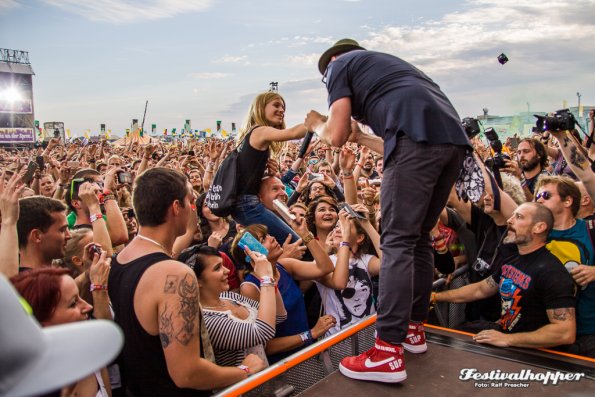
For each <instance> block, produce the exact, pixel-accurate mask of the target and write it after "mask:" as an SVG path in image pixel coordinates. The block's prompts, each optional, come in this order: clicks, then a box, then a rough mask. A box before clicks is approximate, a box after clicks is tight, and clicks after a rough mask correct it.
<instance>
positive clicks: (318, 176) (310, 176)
mask: <svg viewBox="0 0 595 397" xmlns="http://www.w3.org/2000/svg"><path fill="white" fill-rule="evenodd" d="M323 179H324V175H322V174H316V173H312V174H308V180H309V181H310V182H312V181H321V180H323Z"/></svg>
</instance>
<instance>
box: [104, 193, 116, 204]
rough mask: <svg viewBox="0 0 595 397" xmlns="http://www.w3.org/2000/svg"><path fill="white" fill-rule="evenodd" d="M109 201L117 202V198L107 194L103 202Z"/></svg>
mask: <svg viewBox="0 0 595 397" xmlns="http://www.w3.org/2000/svg"><path fill="white" fill-rule="evenodd" d="M108 200H116V196H114V194H113V193H109V194H105V195H104V196H103V202H104V203H105V202H106V201H108Z"/></svg>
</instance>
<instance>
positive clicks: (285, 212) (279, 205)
mask: <svg viewBox="0 0 595 397" xmlns="http://www.w3.org/2000/svg"><path fill="white" fill-rule="evenodd" d="M273 206H275V209H276V210H277V213H278V214H279V215H281V218H283V219H284V220H285V222H287V223H291V221H295V219H296V218H295V215H293V214H292V213H291V212H289V208H287V206H286V205H285V203H284V202H283V201H281V200H279V199H274V200H273Z"/></svg>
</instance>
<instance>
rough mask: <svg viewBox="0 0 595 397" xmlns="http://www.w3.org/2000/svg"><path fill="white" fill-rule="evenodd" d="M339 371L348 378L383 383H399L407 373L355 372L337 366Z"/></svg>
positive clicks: (405, 377)
mask: <svg viewBox="0 0 595 397" xmlns="http://www.w3.org/2000/svg"><path fill="white" fill-rule="evenodd" d="M339 371H340V372H341V373H342V374H343V375H345V376H346V377H348V378H351V379H357V380H369V381H374V382H383V383H399V382H403V381H404V380H405V379H407V371H405V370H403V371H399V372H355V371H351V370H349V369H347V368H345V367H344V366H343V365H341V364H339Z"/></svg>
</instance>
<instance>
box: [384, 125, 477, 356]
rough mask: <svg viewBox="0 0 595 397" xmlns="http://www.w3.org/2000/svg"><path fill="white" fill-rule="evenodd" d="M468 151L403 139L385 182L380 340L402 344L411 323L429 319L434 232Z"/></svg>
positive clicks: (386, 166)
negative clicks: (432, 239) (432, 232)
mask: <svg viewBox="0 0 595 397" xmlns="http://www.w3.org/2000/svg"><path fill="white" fill-rule="evenodd" d="M465 152H466V148H465V147H463V146H455V145H451V144H440V145H429V144H426V143H417V142H414V141H412V140H411V139H409V138H408V137H407V136H401V137H399V138H398V143H397V147H396V149H395V151H394V152H393V153H392V154H391V155H390V156H389V158H388V159H386V163H385V164H384V173H383V177H382V188H381V193H380V205H381V207H382V208H381V211H382V219H381V222H382V236H381V239H380V240H381V247H382V264H381V268H380V290H379V297H378V320H377V322H376V330H377V332H378V337H379V338H380V339H382V340H384V341H386V342H389V343H393V344H400V343H401V342H403V341H404V340H405V336H406V335H407V327H408V324H409V320H413V321H423V320H425V319H426V316H427V314H428V306H429V302H430V293H431V290H432V280H433V275H434V273H433V268H434V263H433V261H434V256H433V253H432V246H431V241H430V234H429V233H430V230H431V229H432V228H433V227H434V225H435V224H436V222H437V221H438V216H439V215H440V212H441V211H442V209H443V208H444V206H445V205H446V202H447V200H448V195H449V193H450V190H451V188H452V186H453V184H454V182H455V181H456V179H457V176H458V174H459V170H460V168H461V165H462V164H463V158H464V156H465Z"/></svg>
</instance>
